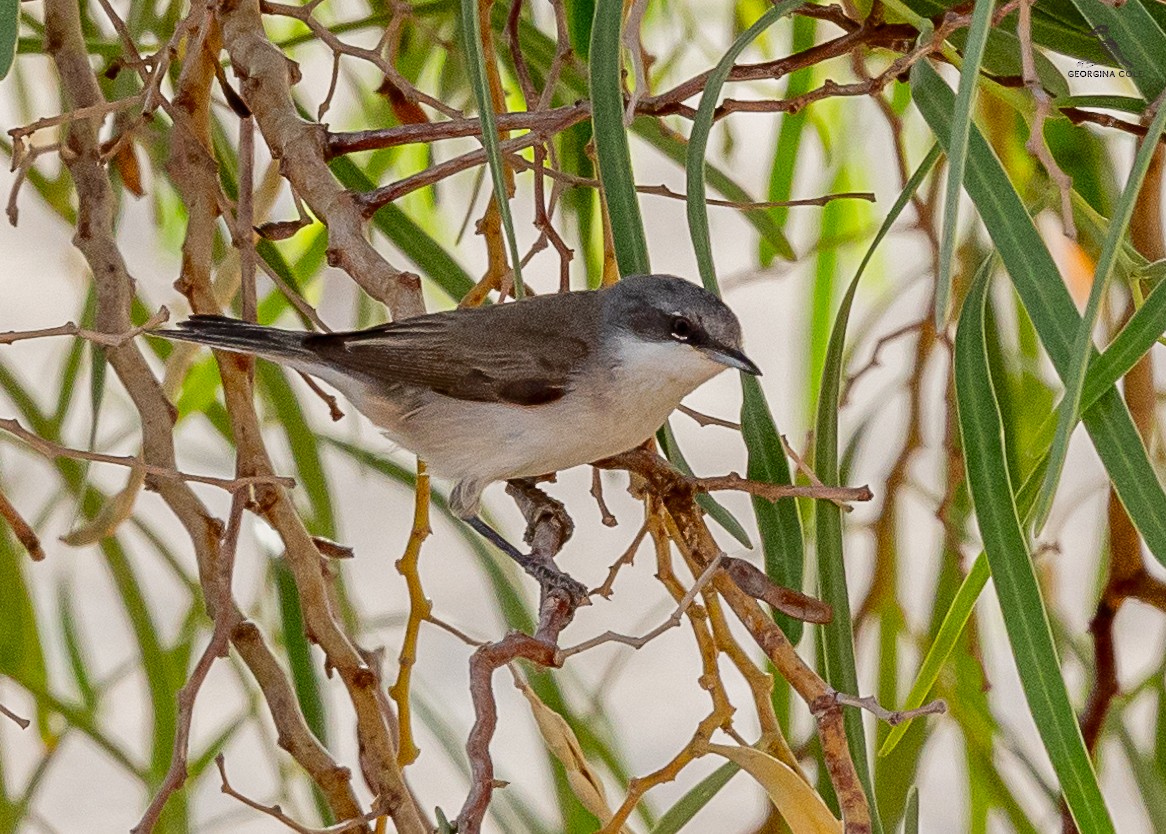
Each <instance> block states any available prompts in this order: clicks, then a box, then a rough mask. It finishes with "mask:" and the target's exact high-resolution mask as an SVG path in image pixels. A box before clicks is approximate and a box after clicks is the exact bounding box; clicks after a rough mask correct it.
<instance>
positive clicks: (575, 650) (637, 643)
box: [556, 553, 728, 666]
mask: <svg viewBox="0 0 1166 834" xmlns="http://www.w3.org/2000/svg"><path fill="white" fill-rule="evenodd" d="M726 558H728V557H726V556H725V554H723V553H719V554H717V557H716V558H715V559H713V560H712V561H711V562H709V564H708V567H706V568H705V569H704V572H703V573H702V574H701V575H700V578H699V579H697V580H696V582H694V583H693V584H692V587H691V588H689V589H688V593H686V594H685V595H684V597H683V599H681V600H680V602H679V603H678V604H677V606H676V610H674V611H673V612H672V614H671V616H669V617H668V619H667V620H665V621H664V622H662V623H660V625H658V626H656V627H655V628H654V629H652V630H651V631H649V632H648V633H646V634H644V635H642V636H640V637H633V636H631V635H628V634H618V633H616V632H614V631H605V632H604V633H603V634H600V635H598V636H597V637H592V638H591V639H590V640H584V641H583V642H582V643H577V644H576V645H574V646H571V647H570V648H566V649H559V652H558V655H557V657H556V659H557V660H559V663H558V664H556V665H559V666H561V665H562V664H563V661H565V660H566V659H567V658H569V657H571V656H572V655H576V654H579V653H580V652H585V651H587V650H588V649H593V648H595V647H596V646H601V645H603V644H604V643H623V644H624V645H626V646H631V647H632V648H633V649H636V650H637V651H639V650H640V649H642V648H643V647H644V646H646V645H648V643H650V642H652V641H653V640H655V639H656V638H657V637H659V636H660V635H661V634H663V633H664V632H666V631H668V630H669V629H673V628H676V627H677V626H678V625H680V623H681V622H682V621H683V619H684V615H685V613H686V612H687V611H688V607H689V606H690V605H692V601H693V600H694V599H696V596H697V594H699V593H700V592H701V590H702V589H703V588H704V587H705V585H707V584H708V583H709V582H710V581H711V580H712V578H713V574H714V573H715V572H716V571H717V570H718V569H719V568H720V566H721V561H722V560H723V559H726Z"/></svg>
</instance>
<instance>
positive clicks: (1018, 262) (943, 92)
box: [911, 61, 1166, 564]
mask: <svg viewBox="0 0 1166 834" xmlns="http://www.w3.org/2000/svg"><path fill="white" fill-rule="evenodd" d="M911 86H912V92H913V96H914V101H915V105H916V107H918V108H919V111H920V112H921V113H922V114H923V116H924V118H925V119H926V120H927V122H928V124H930V125H931V129H932V131H933V132H934V134H935V136H936V137H937V138H938V139H939V141H940V142H941V143H945V142H946V141H947V137H948V136H949V135H950V125H949V123H948V122H949V114H950V113H951V109H952V107H953V105H954V96H953V95H952V92H951V90H950V89H949V88H948V86H947V84H945V83H944V82H943V79H941V78H940V77H939V75H938V74H937V73H936V71H935V70H934V69H933V68H932V67H931V66H930V64H928V63H927V62H926V61H920V62H919V63H918V64H916V65H915V67H914V69H913V70H912V75H911ZM968 161H969V166H968V169H967V173H966V175H965V179H964V187H965V188H966V189H967V191H968V194H969V195H970V196H971V198H972V201H973V202H974V203H975V204H976V206H977V208H978V209H979V212H980V216H981V218H982V219H983V221H984V225H985V226H986V227H987V229H988V233H989V235H991V237H992V241H993V242H994V243H995V244H996V248H997V249H998V250H999V252H1000V256H1001V258H1002V259H1003V261H1004V266H1005V267H1006V269H1007V271H1008V274H1009V276H1010V277H1011V278H1012V282H1013V285H1014V286H1015V287H1016V290H1017V293H1018V294H1019V295H1020V299H1021V301H1022V303H1023V304H1024V308H1025V310H1026V311H1027V312H1028V315H1029V317H1030V318H1031V319H1032V322H1033V326H1034V327H1035V328H1036V331H1037V334H1038V335H1039V336H1040V340H1041V343H1042V344H1043V345H1044V348H1045V350H1046V351H1047V352H1048V355H1049V358H1050V359H1051V360H1052V363H1053V366H1054V367H1055V368H1056V370H1057V372H1058V373H1059V374H1061V375H1062V376H1064V375H1065V374H1067V372H1068V367H1069V351H1070V349H1071V345H1072V342H1073V338H1074V336H1075V335H1076V332H1077V327H1078V325H1079V324H1080V322H1081V317H1080V316H1079V315H1077V311H1076V308H1075V307H1074V306H1073V301H1072V299H1070V298H1069V292H1068V290H1066V289H1065V285H1064V282H1063V281H1062V280H1061V277H1060V273H1059V272H1058V271H1057V267H1056V264H1055V263H1054V262H1053V259H1052V256H1051V255H1050V254H1049V251H1048V249H1047V248H1046V247H1045V245H1044V243H1043V241H1041V238H1040V235H1039V234H1038V233H1037V230H1036V226H1034V225H1033V222H1032V218H1031V217H1029V215H1028V212H1027V211H1025V208H1024V205H1023V203H1021V201H1020V197H1019V196H1018V195H1017V194H1016V190H1015V189H1014V188H1013V187H1012V184H1011V183H1010V182H1009V181H1008V177H1007V175H1006V174H1005V173H1004V169H1003V168H1002V167H1001V165H1000V162H999V160H997V159H996V156H995V154H993V152H992V149H991V148H990V147H989V146H988V143H987V142H986V141H985V140H984V137H983V136H982V135H981V134H980V132H979V130H977V129H976V127H975V126H974V125H973V126H972V133H971V140H970V144H969V147H968ZM1083 419H1084V421H1085V426H1086V428H1087V429H1088V430H1089V434H1090V436H1091V437H1092V438H1093V444H1094V447H1095V448H1096V449H1097V454H1098V456H1099V457H1100V458H1101V461H1102V463H1103V464H1104V465H1105V468H1106V471H1107V472H1108V473H1109V477H1110V479H1111V480H1112V481H1113V484H1114V488H1115V489H1116V490H1117V493H1118V496H1119V497H1120V498H1121V500H1122V503H1123V504H1124V505H1125V507H1126V509H1127V510H1128V511H1129V515H1130V518H1131V520H1133V522H1134V525H1135V526H1136V527H1137V528H1138V531H1139V532H1140V533H1141V534H1142V537H1143V538H1144V539H1145V541H1146V545H1147V546H1148V547H1149V549H1150V552H1151V553H1153V554H1154V556H1155V558H1157V559H1158V560H1159V561H1160V562H1162V563H1163V564H1166V512H1163V508H1164V507H1166V492H1163V490H1162V484H1161V483H1160V482H1159V481H1158V477H1157V475H1156V474H1155V472H1154V468H1153V466H1152V465H1151V464H1150V460H1149V457H1148V456H1147V454H1146V449H1145V447H1144V446H1143V445H1142V441H1141V437H1140V436H1139V435H1138V430H1137V428H1136V427H1135V426H1134V422H1133V419H1132V418H1131V417H1130V412H1129V409H1128V408H1126V405H1125V402H1124V401H1123V400H1122V398H1121V395H1120V394H1118V392H1117V390H1116V389H1115V388H1113V387H1110V388H1109V389H1107V390H1105V391H1104V392H1103V393H1102V394H1101V395H1100V396H1099V398H1098V399H1097V401H1096V403H1095V404H1094V405H1093V406H1092V407H1091V408H1090V409H1089V410H1088V411H1086V412H1085V414H1084V416H1083Z"/></svg>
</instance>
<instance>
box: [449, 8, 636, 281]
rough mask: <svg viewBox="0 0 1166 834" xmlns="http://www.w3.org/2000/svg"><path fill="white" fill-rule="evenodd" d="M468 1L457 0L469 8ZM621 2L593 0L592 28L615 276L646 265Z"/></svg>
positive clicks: (594, 98) (595, 110) (594, 96)
mask: <svg viewBox="0 0 1166 834" xmlns="http://www.w3.org/2000/svg"><path fill="white" fill-rule="evenodd" d="M470 1H471V0H462V2H463V3H469V2H470ZM623 5H624V4H623V0H596V2H595V19H594V21H593V23H592V24H591V67H590V71H591V75H590V84H591V123H592V125H593V127H594V132H595V156H596V160H597V161H598V164H599V165H598V167H599V181H600V182H601V183H602V184H603V199H604V200H605V201H606V202H607V211H608V215H609V216H610V217H611V236H612V243H613V245H614V246H615V259H616V261H617V262H618V264H619V272H620V275H643V274H647V273H648V272H650V271H651V267H650V266H649V265H648V264H649V261H648V238H647V235H646V234H645V233H644V220H643V218H642V217H641V216H640V203H639V200H638V198H637V196H636V181H635V178H634V177H633V175H632V157H631V151H630V149H629V148H628V134H627V128H626V127H625V126H624V121H623V119H624V102H623V78H622V71H621V66H622V61H621V60H620V58H621V45H620V29H621V27H622V23H623Z"/></svg>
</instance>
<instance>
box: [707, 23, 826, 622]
mask: <svg viewBox="0 0 1166 834" xmlns="http://www.w3.org/2000/svg"><path fill="white" fill-rule="evenodd" d="M804 2H805V0H785V2H783V3H778V4H777V5H776V6H773V7H772V8H770V9H769V10H767V11H766V12H765V13H764V14H763V15H761V17H759V18H758V19H757V21H756V22H755V23H754V24H753V25H752V26H750V27H749V29H747V30H746V31H745V32H743V33H742V34H741V35H740V36H738V37H737V39H736V40H734V41H733V44H732V46H730V47H729V50H728V51H727V52H726V53H725V54H724V55H723V56H722V57H721V60H720V61H718V62H717V65H716V67H715V68H714V69H713V71H712V73H710V75H709V77H708V80H707V81H706V83H705V88H704V92H703V93H702V95H701V99H700V105H699V107H698V109H697V113H696V118H695V119H694V120H693V123H692V133H691V135H690V136H689V140H688V160H687V164H686V170H687V177H688V182H687V192H688V199H687V209H688V230H689V235H690V236H691V238H692V246H693V249H694V250H695V252H696V262H697V266H698V268H699V270H700V277H701V282H702V283H703V284H704V287H705V289H706V290H708V291H709V292H711V293H714V294H716V295H720V286H719V284H718V282H717V272H716V261H715V259H714V257H713V252H712V241H711V239H710V236H709V219H708V203H707V202H706V196H707V193H708V192H707V190H706V188H705V158H704V157H705V152H706V150H707V149H708V139H709V133H710V132H711V131H712V126H713V114H714V112H715V110H716V106H717V99H718V98H719V97H720V93H721V88H722V87H723V86H724V84H725V80H726V79H727V78H728V77H729V72H730V70H732V68H733V65H734V64H735V63H736V62H737V58H738V57H739V56H740V54H741V52H742V51H744V49H745V47H747V46H748V45H749V44H751V43H752V42H753V41H754V40H755V39H756V38H757V37H758V35H760V34H761V33H762V32H764V31H765V30H766V29H767V28H769V27H770V26H771V25H773V24H774V23H776V22H777V21H778V20H780V19H781V18H782V17H784V16H786V15H787V14H789V13H790V12H792V11H793V10H794V9H796V8H798V7H799V6H801V5H803V3H804ZM741 386H742V391H743V400H742V406H741V432H742V435H743V437H744V439H745V446H746V448H747V449H748V450H749V469H748V474H749V477H750V478H759V479H761V480H764V481H767V482H769V483H781V484H790V483H792V479H791V477H790V471H789V463H788V462H787V461H786V458H785V450H784V449H783V448H782V445H781V437H780V435H779V434H778V432H777V427H776V426H775V425H774V423H773V416H772V415H771V414H770V411H769V406H768V404H767V403H766V402H765V394H764V393H763V392H762V390H761V385H760V384H759V383H758V382H757V380H756V379H755V378H754V377H752V376H750V375H748V374H741ZM752 503H753V512H754V514H755V515H756V517H757V526H758V531H759V532H760V534H761V541H762V547H763V549H764V553H765V568H766V573H767V574H768V575H769V576H770V577H771V578H772V579H773V580H774V581H776V582H778V583H779V584H781V585H784V586H786V587H791V588H796V589H799V590H800V589H801V584H802V573H803V571H804V561H805V556H804V553H803V549H802V528H801V520H800V519H799V518H798V507H797V501H794V500H783V501H779V502H776V503H772V502H769V501H765V500H762V499H758V498H754V499H753V501H752ZM730 518H731V516H730ZM726 529H727V528H726ZM730 532H731V531H730ZM742 532H744V531H742ZM738 540H740V539H739V538H738ZM777 621H778V624H779V625H780V626H781V628H782V630H783V631H784V632H785V634H786V636H787V637H789V639H790V640H792V641H793V642H795V643H796V642H797V641H798V640H799V639H801V634H802V623H801V622H800V621H799V620H795V619H793V618H791V617H787V616H784V615H778V617H777Z"/></svg>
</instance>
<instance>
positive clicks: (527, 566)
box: [519, 555, 591, 607]
mask: <svg viewBox="0 0 1166 834" xmlns="http://www.w3.org/2000/svg"><path fill="white" fill-rule="evenodd" d="M519 564H520V565H522V569H523V570H524V571H526V572H527V573H528V574H530V575H531V576H533V577H534V578H535V580H536V581H537V582H538V584H539V587H541V588H542V590H543V593H544V594H550V593H551V592H552V591H561V592H562V593H564V594H566V595H567V598H568V599H569V600H570V602H571V605H572V606H574V607H578V606H580V605H590V604H591V597H590V593H589V592H588V590H587V586H586V585H584V584H583V583H582V582H580V581H579V580H577V579H575V578H573V577H572V576H570V575H569V574H567V573H564V572H563V571H561V570H559V569H558V568H556V567H553V566H551V565H548V564H546V563H545V562H542V561H540V560H538V559H535V558H533V557H531V556H529V555H527V556H526V560H524V561H521V562H519Z"/></svg>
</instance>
